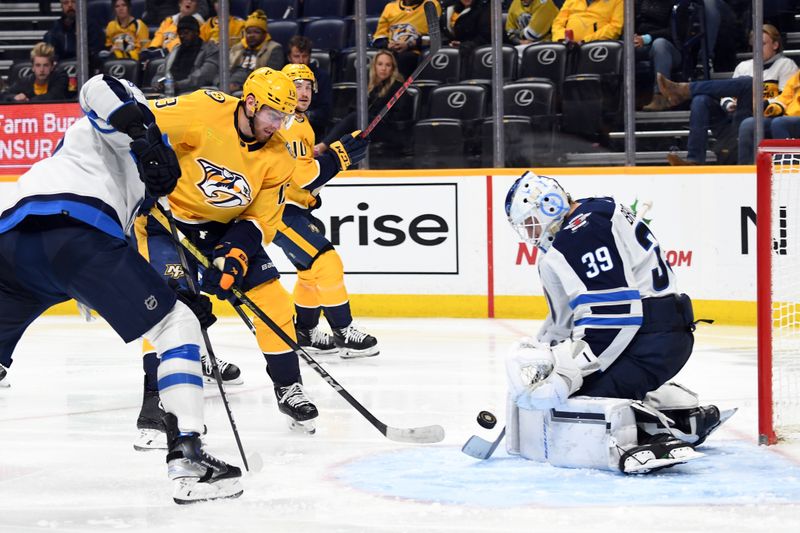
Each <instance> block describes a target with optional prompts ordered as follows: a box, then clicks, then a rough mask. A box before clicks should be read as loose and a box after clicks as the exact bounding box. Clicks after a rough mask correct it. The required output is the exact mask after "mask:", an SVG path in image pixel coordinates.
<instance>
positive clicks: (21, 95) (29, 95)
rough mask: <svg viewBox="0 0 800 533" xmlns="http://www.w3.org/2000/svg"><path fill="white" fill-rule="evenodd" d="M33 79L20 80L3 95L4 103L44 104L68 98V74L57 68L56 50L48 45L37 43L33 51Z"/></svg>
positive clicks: (0, 99)
mask: <svg viewBox="0 0 800 533" xmlns="http://www.w3.org/2000/svg"><path fill="white" fill-rule="evenodd" d="M31 64H32V66H31V70H32V71H33V76H32V77H26V78H24V79H20V80H19V81H17V82H16V83H14V84H13V85H11V86H10V87H9V88H8V89H7V90H6V91H5V92H3V94H2V95H0V101H3V102H31V101H33V102H42V101H47V100H64V99H66V97H67V74H66V72H64V71H63V70H61V69H56V68H55V50H54V49H53V47H52V45H49V44H47V43H37V44H36V45H34V47H33V49H32V50H31Z"/></svg>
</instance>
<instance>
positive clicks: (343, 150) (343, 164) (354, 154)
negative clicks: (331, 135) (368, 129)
mask: <svg viewBox="0 0 800 533" xmlns="http://www.w3.org/2000/svg"><path fill="white" fill-rule="evenodd" d="M360 135H361V131H360V130H356V131H354V132H353V133H350V134H348V135H345V136H343V137H342V138H341V139H339V140H338V141H335V142H332V143H331V145H330V146H329V147H328V153H330V154H331V155H332V156H333V157H334V158H335V159H336V164H337V166H338V167H339V171H342V170H347V169H348V168H349V167H351V166H352V165H356V164H358V163H360V162H361V161H362V160H363V159H364V158H365V157H366V156H367V145H368V144H369V141H368V140H367V139H366V138H364V137H361V136H360Z"/></svg>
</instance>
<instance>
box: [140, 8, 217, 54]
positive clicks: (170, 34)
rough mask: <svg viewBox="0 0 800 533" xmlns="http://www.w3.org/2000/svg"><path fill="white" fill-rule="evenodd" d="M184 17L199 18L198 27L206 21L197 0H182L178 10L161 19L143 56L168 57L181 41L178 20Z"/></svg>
mask: <svg viewBox="0 0 800 533" xmlns="http://www.w3.org/2000/svg"><path fill="white" fill-rule="evenodd" d="M183 17H193V18H194V19H195V20H197V24H198V27H199V26H200V24H202V23H203V22H205V21H204V20H203V16H202V15H200V13H198V12H197V0H180V1H179V2H178V12H177V13H175V14H174V15H172V16H169V17H167V18H165V19H164V20H163V21H161V26H159V27H158V29H157V30H156V33H155V35H153V40H152V41H150V46H149V47H148V48H147V49H146V50H142V53H141V57H142V59H143V60H145V59H153V58H157V57H167V55H168V54H169V53H170V52H171V51H172V49H173V48H175V47H176V46H178V45H179V44H180V42H181V40H180V37H179V35H178V20H179V19H181V18H183Z"/></svg>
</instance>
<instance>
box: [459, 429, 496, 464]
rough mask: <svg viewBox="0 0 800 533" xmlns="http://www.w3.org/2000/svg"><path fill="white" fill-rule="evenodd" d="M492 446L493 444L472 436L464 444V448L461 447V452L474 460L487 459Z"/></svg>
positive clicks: (492, 449) (490, 453)
mask: <svg viewBox="0 0 800 533" xmlns="http://www.w3.org/2000/svg"><path fill="white" fill-rule="evenodd" d="M492 444H493V443H491V442H489V441H488V440H485V439H482V438H480V437H479V436H477V435H473V436H471V437H470V438H469V440H468V441H467V442H465V443H464V446H462V447H461V451H462V452H464V453H465V454H467V455H469V456H470V457H474V458H475V459H481V460H483V459H488V458H489V456H491V455H492V452H493V451H494V448H493V447H492Z"/></svg>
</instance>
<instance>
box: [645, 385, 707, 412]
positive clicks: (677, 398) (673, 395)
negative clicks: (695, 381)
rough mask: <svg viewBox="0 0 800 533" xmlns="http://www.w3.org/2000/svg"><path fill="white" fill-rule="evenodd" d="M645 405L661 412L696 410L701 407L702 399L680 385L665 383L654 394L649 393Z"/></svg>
mask: <svg viewBox="0 0 800 533" xmlns="http://www.w3.org/2000/svg"><path fill="white" fill-rule="evenodd" d="M643 403H644V404H645V405H647V406H649V407H652V408H653V409H657V410H659V411H663V410H671V409H694V408H695V407H698V406H699V405H700V397H699V396H698V395H697V393H696V392H694V391H691V390H689V389H688V388H686V387H684V386H683V385H681V384H679V383H675V382H674V381H670V382H667V383H664V384H663V385H661V386H660V387H659V388H657V389H656V390H654V391H652V392H648V393H647V395H646V396H645V397H644V400H643Z"/></svg>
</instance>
